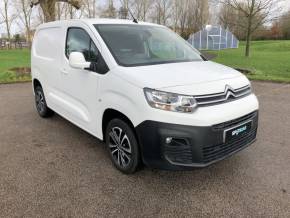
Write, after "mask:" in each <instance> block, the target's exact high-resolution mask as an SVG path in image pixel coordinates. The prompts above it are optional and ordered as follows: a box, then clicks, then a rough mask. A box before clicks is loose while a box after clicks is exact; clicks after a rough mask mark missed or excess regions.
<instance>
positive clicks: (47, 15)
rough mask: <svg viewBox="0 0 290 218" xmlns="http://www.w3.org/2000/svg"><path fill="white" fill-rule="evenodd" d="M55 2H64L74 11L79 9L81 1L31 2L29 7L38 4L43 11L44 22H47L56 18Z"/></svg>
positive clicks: (36, 0)
mask: <svg viewBox="0 0 290 218" xmlns="http://www.w3.org/2000/svg"><path fill="white" fill-rule="evenodd" d="M56 2H66V3H68V4H70V5H71V6H72V7H74V8H76V9H79V8H80V7H81V0H32V1H31V7H33V6H35V5H38V4H39V5H40V7H41V8H42V11H43V15H44V21H45V22H49V21H54V20H55V18H56V10H55V4H56ZM71 11H72V10H71Z"/></svg>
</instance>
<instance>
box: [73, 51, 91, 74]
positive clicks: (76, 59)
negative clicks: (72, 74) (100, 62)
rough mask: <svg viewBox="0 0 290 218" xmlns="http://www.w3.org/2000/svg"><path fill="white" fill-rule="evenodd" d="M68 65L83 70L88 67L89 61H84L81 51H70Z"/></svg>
mask: <svg viewBox="0 0 290 218" xmlns="http://www.w3.org/2000/svg"><path fill="white" fill-rule="evenodd" d="M69 65H70V66H71V67H72V68H75V69H81V70H85V69H87V68H90V65H91V63H90V62H87V61H86V59H85V57H84V55H83V53H81V52H72V53H70V55H69Z"/></svg>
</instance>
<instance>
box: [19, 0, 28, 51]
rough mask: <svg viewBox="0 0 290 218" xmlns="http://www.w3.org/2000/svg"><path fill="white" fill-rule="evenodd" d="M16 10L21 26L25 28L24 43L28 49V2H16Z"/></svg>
mask: <svg viewBox="0 0 290 218" xmlns="http://www.w3.org/2000/svg"><path fill="white" fill-rule="evenodd" d="M16 9H17V12H18V14H19V20H20V22H21V23H22V25H23V26H24V27H25V36H26V41H27V43H28V45H29V47H30V46H31V16H32V13H31V12H32V10H31V7H30V1H29V0H18V1H17V2H16Z"/></svg>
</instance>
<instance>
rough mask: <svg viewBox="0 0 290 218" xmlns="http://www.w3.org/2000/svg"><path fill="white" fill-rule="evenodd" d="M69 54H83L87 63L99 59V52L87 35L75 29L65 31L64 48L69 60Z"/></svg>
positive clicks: (79, 29)
mask: <svg viewBox="0 0 290 218" xmlns="http://www.w3.org/2000/svg"><path fill="white" fill-rule="evenodd" d="M71 52H81V53H83V54H84V57H85V59H86V61H88V62H97V60H98V57H99V51H98V49H97V47H96V45H95V44H94V42H93V40H92V39H91V38H90V36H89V34H88V33H87V32H86V31H85V30H83V29H81V28H77V27H73V28H69V29H68V31H67V39H66V48H65V54H66V57H67V58H69V55H70V53H71Z"/></svg>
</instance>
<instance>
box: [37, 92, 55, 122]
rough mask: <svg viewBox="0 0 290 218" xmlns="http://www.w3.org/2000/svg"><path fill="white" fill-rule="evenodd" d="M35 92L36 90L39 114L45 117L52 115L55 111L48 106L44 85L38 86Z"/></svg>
mask: <svg viewBox="0 0 290 218" xmlns="http://www.w3.org/2000/svg"><path fill="white" fill-rule="evenodd" d="M34 92H35V106H36V110H37V112H38V114H39V116H41V117H43V118H48V117H51V116H52V115H53V114H54V112H53V111H52V110H51V109H50V108H49V107H47V104H46V101H45V96H44V92H43V90H42V87H41V86H37V87H36V88H35V90H34Z"/></svg>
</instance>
